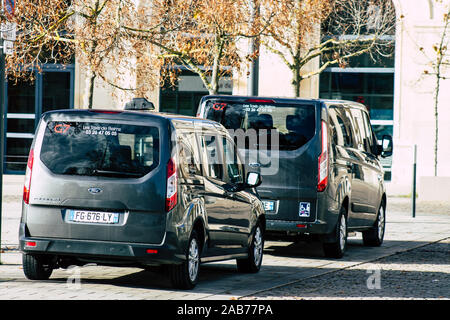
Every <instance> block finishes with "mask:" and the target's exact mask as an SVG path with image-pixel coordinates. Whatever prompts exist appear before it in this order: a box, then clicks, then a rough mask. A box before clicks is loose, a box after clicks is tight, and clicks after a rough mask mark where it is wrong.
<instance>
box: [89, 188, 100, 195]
mask: <svg viewBox="0 0 450 320" xmlns="http://www.w3.org/2000/svg"><path fill="white" fill-rule="evenodd" d="M88 191H89V193H92V194H97V193H100V192H102V191H103V190H102V189H100V188H89V189H88Z"/></svg>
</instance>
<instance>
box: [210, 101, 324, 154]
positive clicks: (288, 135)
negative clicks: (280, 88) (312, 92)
mask: <svg viewBox="0 0 450 320" xmlns="http://www.w3.org/2000/svg"><path fill="white" fill-rule="evenodd" d="M205 115H206V116H205V117H206V118H208V119H211V120H214V121H217V122H220V123H221V124H222V125H223V126H224V127H225V128H227V129H233V130H237V129H243V130H244V131H245V132H248V131H249V130H250V129H254V131H253V132H256V135H257V136H258V139H257V140H256V141H258V143H257V145H259V146H260V145H261V143H260V141H261V140H262V138H263V136H265V137H264V141H267V143H268V144H270V141H272V143H273V142H277V143H278V148H279V150H295V149H298V148H300V147H301V146H303V145H304V144H306V143H307V142H308V141H309V140H311V138H312V137H314V134H315V130H316V120H315V119H316V117H315V107H314V106H313V105H301V104H276V103H273V104H272V103H232V102H220V101H217V100H213V101H207V102H206V109H205ZM275 134H276V135H278V139H272V137H271V136H273V135H275ZM250 141H251V137H250ZM272 146H273V147H275V146H274V145H273V144H272ZM246 148H252V146H249V145H248V144H246Z"/></svg>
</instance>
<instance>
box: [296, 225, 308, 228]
mask: <svg viewBox="0 0 450 320" xmlns="http://www.w3.org/2000/svg"><path fill="white" fill-rule="evenodd" d="M296 227H297V228H306V224H298V225H296Z"/></svg>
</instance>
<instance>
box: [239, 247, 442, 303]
mask: <svg viewBox="0 0 450 320" xmlns="http://www.w3.org/2000/svg"><path fill="white" fill-rule="evenodd" d="M243 299H249V300H257V299H264V300H269V299H270V300H271V299H276V300H308V299H321V300H324V299H333V300H334V299H383V300H384V299H450V238H447V239H445V240H443V241H439V242H436V243H433V244H429V245H425V246H422V247H419V248H415V249H412V250H409V251H405V252H401V253H398V254H394V255H391V256H388V257H385V258H381V259H379V260H376V261H372V262H369V263H362V264H359V265H356V266H352V267H350V268H347V269H342V270H338V271H333V272H330V273H327V274H324V275H320V276H316V277H311V278H307V279H303V280H301V281H298V282H296V283H293V284H290V285H285V286H281V287H278V288H275V289H272V290H267V291H263V292H259V293H257V294H255V295H252V296H248V297H243Z"/></svg>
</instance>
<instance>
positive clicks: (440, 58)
mask: <svg viewBox="0 0 450 320" xmlns="http://www.w3.org/2000/svg"><path fill="white" fill-rule="evenodd" d="M442 22H443V25H442V33H441V34H440V37H439V41H438V42H437V43H434V44H433V45H432V48H429V49H431V50H426V49H425V48H423V47H420V48H419V50H420V51H421V52H422V53H423V54H424V55H425V57H426V59H427V60H428V63H427V65H429V66H430V69H431V70H425V71H424V73H423V75H427V76H433V77H434V80H435V87H434V97H433V100H434V103H433V105H434V121H435V136H434V175H435V176H437V175H438V146H439V93H440V91H441V82H442V80H449V79H450V78H449V77H448V76H447V75H446V72H444V70H448V68H449V66H450V55H449V51H448V47H449V41H450V7H447V11H446V12H445V13H444V14H443V17H442Z"/></svg>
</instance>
